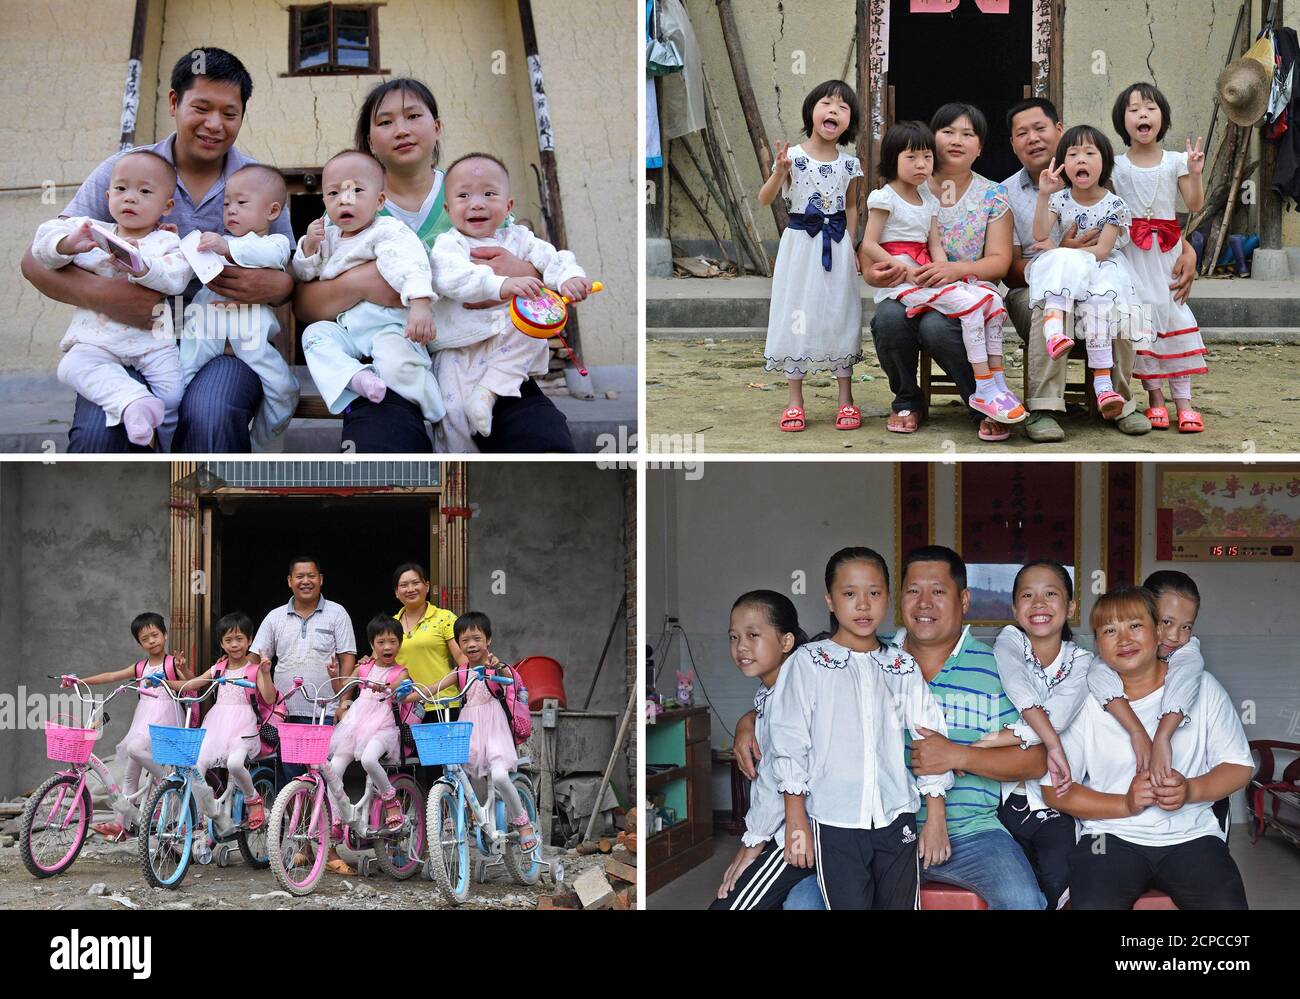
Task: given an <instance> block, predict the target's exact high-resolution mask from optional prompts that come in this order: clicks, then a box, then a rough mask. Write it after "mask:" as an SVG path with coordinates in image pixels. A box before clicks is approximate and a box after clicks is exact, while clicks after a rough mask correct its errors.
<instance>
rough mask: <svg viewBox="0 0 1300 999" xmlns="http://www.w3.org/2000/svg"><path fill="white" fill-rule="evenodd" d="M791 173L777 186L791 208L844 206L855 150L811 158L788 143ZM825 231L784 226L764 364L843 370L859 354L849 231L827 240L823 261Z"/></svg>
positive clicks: (858, 304) (788, 369)
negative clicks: (813, 232) (851, 153)
mask: <svg viewBox="0 0 1300 999" xmlns="http://www.w3.org/2000/svg"><path fill="white" fill-rule="evenodd" d="M789 156H790V179H789V182H788V183H787V185H786V187H785V188H784V189H783V191H782V196H783V197H784V198H785V205H786V208H787V209H788V210H789V211H790V212H791V213H796V214H805V213H807V212H809V211H810V210H816V211H820V212H821V213H822V214H823V215H833V214H835V213H836V212H842V211H844V210H845V208H846V204H847V201H846V196H847V194H848V189H849V182H850V181H851V180H853V178H854V177H861V176H862V167H861V165H860V164H859V163H858V160H857V158H856V157H854V156H849V155H848V154H847V153H844V152H843V151H840V152H839V153H838V155H837V156H836V158H835V160H834V161H830V162H825V161H822V160H815V159H813V158H812V157H811V156H809V155H808V154H807V153H806V152H804V150H803V147H802V146H791V147H790V150H789ZM824 243H825V240H824V237H823V235H822V234H818V235H815V236H813V235H809V234H808V233H807V232H805V231H803V230H800V229H795V228H793V227H791V228H787V229H786V230H785V232H784V233H782V234H781V244H780V247H779V248H778V249H777V254H776V268H775V270H774V272H773V274H772V305H771V311H770V312H769V314H768V320H767V344H766V346H765V348H764V350H763V356H764V360H765V362H766V368H767V370H768V371H784V372H785V373H786V374H787V375H788V376H790V377H793V378H802V377H803V376H804V375H806V374H808V373H809V372H815V371H828V370H829V371H844V370H845V369H848V368H851V367H852V366H853V365H854V364H856V363H858V362H859V361H861V360H862V286H861V283H860V279H859V277H858V273H857V267H856V266H855V264H854V253H853V240H852V239H851V238H850V236H849V234H848V233H847V232H846V233H845V234H844V236H843V238H841V239H839V240H838V241H832V242H831V243H830V265H831V266H830V269H829V270H827V269H826V267H825V265H824V263H823V247H824Z"/></svg>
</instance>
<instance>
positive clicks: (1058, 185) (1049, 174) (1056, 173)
mask: <svg viewBox="0 0 1300 999" xmlns="http://www.w3.org/2000/svg"><path fill="white" fill-rule="evenodd" d="M1064 170H1065V164H1064V163H1062V164H1061V165H1060V166H1057V165H1056V157H1055V156H1053V157H1052V162H1051V163H1049V164H1048V166H1047V169H1046V170H1044V171H1043V172H1042V173H1040V174H1039V175H1038V190H1040V191H1046V192H1047V193H1048V194H1055V193H1056V192H1057V191H1064V190H1065V181H1063V180H1062V179H1061V174H1062V172H1064Z"/></svg>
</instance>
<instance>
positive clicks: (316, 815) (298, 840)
mask: <svg viewBox="0 0 1300 999" xmlns="http://www.w3.org/2000/svg"><path fill="white" fill-rule="evenodd" d="M332 682H333V681H326V683H332ZM294 683H295V684H298V685H301V686H304V687H307V686H310V685H308V684H302V681H301V678H300V677H295V678H294ZM325 685H326V684H321V685H320V686H319V687H317V688H315V691H314V696H313V697H312V698H310V700H311V702H312V704H313V705H314V707H313V712H312V714H313V722H312V723H311V724H309V725H300V724H291V723H287V722H281V723H280V724H279V725H278V728H279V730H280V759H281V760H283V761H284V762H285V763H299V764H307V765H308V766H310V767H311V769H310V770H309V771H308V772H307V773H305V774H303V776H301V777H299V778H297V779H296V780H292V781H290V782H289V783H288V784H287V785H285V786H284V787H283V788H281V790H280V793H279V794H278V795H277V796H276V799H275V807H273V808H272V809H271V815H270V817H269V818H268V819H267V822H266V830H267V832H266V839H267V849H268V852H269V853H270V858H271V870H273V871H274V872H275V877H276V880H278V881H279V882H280V884H281V886H282V887H283V888H284V890H285V891H287V892H289V893H290V894H293V895H307V894H310V893H311V892H312V891H313V890H314V889H315V887H316V883H317V882H318V881H319V880H320V878H321V875H322V874H323V873H324V871H325V863H326V859H327V858H328V856H329V851H330V847H331V846H332V845H333V844H335V843H342V844H344V845H346V846H347V847H348V848H349V849H351V850H353V851H359V850H368V849H372V848H373V850H374V853H375V859H376V860H378V862H379V866H380V867H382V868H383V869H384V870H385V871H387V872H388V873H389V874H390V875H392V876H393V877H395V878H399V879H401V880H405V879H407V878H410V877H413V876H414V875H415V874H416V873H418V872H419V871H420V869H421V868H422V867H423V866H424V792H423V791H422V790H421V788H420V785H419V784H418V783H417V782H416V780H415V777H414V776H413V775H412V774H411V772H410V769H411V768H410V767H409V766H407V764H406V761H405V750H404V748H403V750H402V751H401V752H402V755H403V759H402V760H399V761H398V765H397V766H396V767H394V768H391V772H392V778H391V780H392V785H393V790H394V791H395V792H396V794H397V801H398V804H399V806H400V808H401V812H402V824H401V825H400V826H399V827H397V828H395V829H390V828H388V826H387V824H386V823H385V821H384V806H383V801H382V800H381V798H380V796H379V794H378V793H377V789H376V788H375V786H374V783H373V781H371V779H370V778H369V777H367V778H366V786H365V792H364V793H363V794H362V796H361V798H360V800H358V801H356V802H349V803H348V806H349V811H350V813H351V814H350V815H347V816H340V815H339V814H338V811H337V810H336V808H335V805H334V800H333V798H332V797H331V795H330V793H329V788H328V787H327V786H326V782H325V775H324V773H323V772H322V768H323V767H326V766H328V765H329V762H328V761H329V748H330V736H331V735H333V729H332V727H331V726H329V725H326V724H325V716H326V711H327V709H328V707H329V705H330V704H331V703H333V702H334V701H337V700H338V699H339V698H340V697H342V696H343V694H345V693H346V692H347V691H348V690H349V689H350V688H352V687H354V686H367V687H369V688H370V689H371V690H375V691H379V692H381V693H384V694H385V695H386V696H387V697H389V698H390V699H391V698H394V697H395V698H399V699H400V698H401V697H404V696H405V695H406V694H408V693H410V692H411V690H412V689H413V688H412V687H411V686H410V681H405V682H404V683H402V684H400V685H399V686H398V687H397V688H396V689H395V690H392V691H389V690H388V688H387V685H386V684H382V683H378V682H376V681H373V680H364V679H361V678H360V677H353V678H352V679H350V680H348V681H347V682H346V683H345V684H343V686H342V687H341V688H339V690H338V691H337V692H336V693H334V694H332V695H330V696H328V697H323V696H321V693H320V691H321V688H323V687H324V686H325ZM399 744H400V743H399ZM340 776H342V775H340ZM336 830H338V831H339V832H341V835H340V834H339V832H336Z"/></svg>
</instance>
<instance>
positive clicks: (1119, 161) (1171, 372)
mask: <svg viewBox="0 0 1300 999" xmlns="http://www.w3.org/2000/svg"><path fill="white" fill-rule="evenodd" d="M1187 172H1188V171H1187V154H1186V153H1170V152H1166V153H1165V154H1164V155H1163V156H1162V157H1161V159H1160V163H1159V164H1158V165H1157V166H1153V167H1139V166H1134V165H1133V164H1132V163H1131V162H1130V161H1129V158H1128V157H1127V156H1117V157H1116V158H1115V169H1114V171H1113V172H1112V173H1111V178H1110V179H1111V184H1112V186H1113V187H1114V188H1115V193H1116V194H1117V195H1119V196H1120V197H1121V198H1123V199H1124V202H1125V204H1127V205H1128V207H1129V211H1131V212H1132V214H1133V218H1134V219H1141V218H1152V219H1174V218H1175V217H1176V201H1177V197H1178V178H1179V177H1186V176H1187ZM1182 249H1183V244H1182V240H1181V239H1180V240H1179V241H1178V242H1177V243H1176V244H1175V245H1174V246H1172V247H1170V248H1169V249H1168V250H1162V249H1160V241H1159V239H1158V238H1155V237H1154V236H1153V237H1152V239H1151V245H1150V246H1149V247H1148V248H1147V249H1143V248H1142V247H1140V246H1138V245H1137V244H1136V243H1134V242H1133V241H1132V240H1131V239H1130V240H1129V241H1128V242H1127V243H1125V245H1124V247H1123V250H1122V253H1123V254H1124V259H1125V260H1126V261H1127V262H1128V265H1129V268H1130V270H1131V271H1132V273H1133V279H1134V282H1135V283H1136V285H1137V290H1138V293H1139V294H1141V296H1142V299H1143V301H1145V302H1146V303H1147V305H1148V307H1149V308H1150V310H1151V325H1152V328H1153V329H1154V332H1155V338H1156V339H1155V343H1152V344H1150V345H1148V346H1144V347H1141V348H1139V349H1138V352H1137V362H1136V370H1135V371H1134V372H1133V373H1134V374H1135V375H1136V376H1137V377H1138V378H1141V379H1142V380H1143V381H1144V382H1146V381H1156V380H1160V379H1164V378H1175V377H1178V376H1179V375H1203V374H1205V371H1206V368H1205V341H1204V340H1203V339H1202V338H1201V329H1200V326H1199V325H1198V324H1197V322H1196V316H1195V315H1193V314H1192V310H1191V309H1189V308H1188V307H1187V304H1186V303H1179V302H1175V301H1174V299H1173V295H1172V293H1171V292H1170V290H1169V283H1170V282H1171V281H1172V280H1173V273H1174V264H1175V263H1176V262H1177V261H1178V257H1179V255H1180V254H1181V253H1182Z"/></svg>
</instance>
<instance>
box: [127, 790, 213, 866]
mask: <svg viewBox="0 0 1300 999" xmlns="http://www.w3.org/2000/svg"><path fill="white" fill-rule="evenodd" d="M187 792H188V788H187V787H186V782H185V780H183V779H181V778H179V777H172V778H171V779H169V780H165V781H163V782H162V783H161V784H159V785H158V787H157V788H155V789H154V792H153V794H151V795H150V796H149V801H148V802H147V803H146V805H145V807H144V811H143V812H142V813H141V815H140V869H141V870H143V871H144V876H145V880H147V881H148V882H149V883H150V884H151V885H153V886H154V887H155V888H176V887H178V886H179V885H180V883H181V881H182V880H183V879H184V877H185V872H186V871H187V870H189V867H190V847H191V846H192V845H193V843H194V834H195V832H196V831H197V829H198V825H199V823H198V813H197V810H196V809H195V804H194V798H193V796H192V795H188V794H187Z"/></svg>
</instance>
